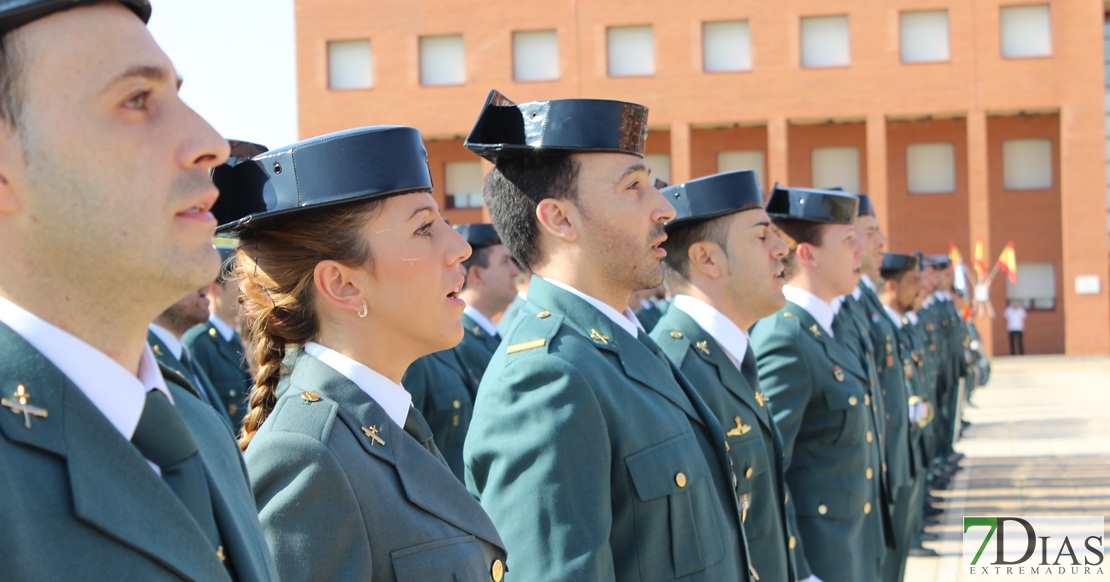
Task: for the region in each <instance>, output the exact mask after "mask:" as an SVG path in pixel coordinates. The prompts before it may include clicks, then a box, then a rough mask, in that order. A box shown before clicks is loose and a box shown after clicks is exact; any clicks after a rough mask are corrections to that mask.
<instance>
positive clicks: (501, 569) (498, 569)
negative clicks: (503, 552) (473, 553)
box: [489, 559, 505, 582]
mask: <svg viewBox="0 0 1110 582" xmlns="http://www.w3.org/2000/svg"><path fill="white" fill-rule="evenodd" d="M489 576H490V578H493V582H501V579H502V578H504V577H505V562H502V561H501V560H500V559H497V560H494V561H493V566H491V567H490V569H489Z"/></svg>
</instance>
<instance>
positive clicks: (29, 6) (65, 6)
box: [0, 0, 150, 35]
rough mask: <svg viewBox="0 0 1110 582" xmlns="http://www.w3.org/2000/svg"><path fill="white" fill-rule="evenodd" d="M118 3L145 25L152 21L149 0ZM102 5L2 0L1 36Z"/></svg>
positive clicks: (86, 0) (81, 0)
mask: <svg viewBox="0 0 1110 582" xmlns="http://www.w3.org/2000/svg"><path fill="white" fill-rule="evenodd" d="M116 2H118V3H119V4H123V5H124V6H126V7H127V8H130V9H131V11H132V12H134V13H135V15H136V16H138V17H139V18H141V19H142V20H143V22H144V23H145V22H149V21H150V2H149V0H116ZM101 3H103V0H0V35H4V34H7V33H8V32H11V31H13V30H15V29H17V28H19V27H20V26H23V25H24V24H27V23H30V22H34V21H36V20H38V19H40V18H43V17H46V16H50V15H51V14H54V13H55V12H61V11H62V10H69V9H70V8H76V7H78V6H88V5H92V4H101Z"/></svg>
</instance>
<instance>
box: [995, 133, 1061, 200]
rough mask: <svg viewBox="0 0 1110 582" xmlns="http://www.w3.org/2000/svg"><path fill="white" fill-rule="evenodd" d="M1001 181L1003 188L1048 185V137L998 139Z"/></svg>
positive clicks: (1050, 180)
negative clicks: (1000, 142) (1000, 150)
mask: <svg viewBox="0 0 1110 582" xmlns="http://www.w3.org/2000/svg"><path fill="white" fill-rule="evenodd" d="M1002 183H1003V187H1004V188H1005V189H1006V190H1046V189H1048V188H1051V187H1052V140H1048V139H1011V140H1007V141H1004V142H1002Z"/></svg>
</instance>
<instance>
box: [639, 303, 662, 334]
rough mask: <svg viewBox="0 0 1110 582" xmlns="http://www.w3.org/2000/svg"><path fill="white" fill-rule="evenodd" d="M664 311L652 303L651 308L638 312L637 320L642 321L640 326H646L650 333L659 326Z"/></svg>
mask: <svg viewBox="0 0 1110 582" xmlns="http://www.w3.org/2000/svg"><path fill="white" fill-rule="evenodd" d="M663 313H664V310H663V309H661V308H660V307H659V306H658V305H656V304H655V303H654V302H652V304H651V306H650V307H644V308H642V309H640V310H639V311H637V312H636V319H638V320H640V325H642V326H644V329H646V330H647V331H648V332H649V333H650V332H651V331H652V330H654V329H655V326H656V325H659V320H660V319H662V317H663Z"/></svg>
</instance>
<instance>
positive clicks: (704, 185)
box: [660, 170, 763, 231]
mask: <svg viewBox="0 0 1110 582" xmlns="http://www.w3.org/2000/svg"><path fill="white" fill-rule="evenodd" d="M660 192H662V193H663V196H665V197H666V198H667V200H668V201H670V203H671V204H672V205H673V206H674V208H675V217H674V219H673V220H671V221H670V222H668V223H667V230H668V231H671V230H672V229H674V228H675V227H678V226H681V225H683V224H693V223H695V222H700V221H704V220H709V219H712V218H717V217H718V216H724V215H726V214H731V213H733V212H743V211H745V210H751V209H753V208H763V190H762V189H761V188H760V187H759V181H758V180H757V179H756V176H755V171H753V170H738V171H735V172H725V173H723V174H714V175H712V176H706V177H704V178H698V179H696V180H690V181H689V182H683V183H682V184H675V185H674V186H668V187H666V188H663V189H661V190H660Z"/></svg>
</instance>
